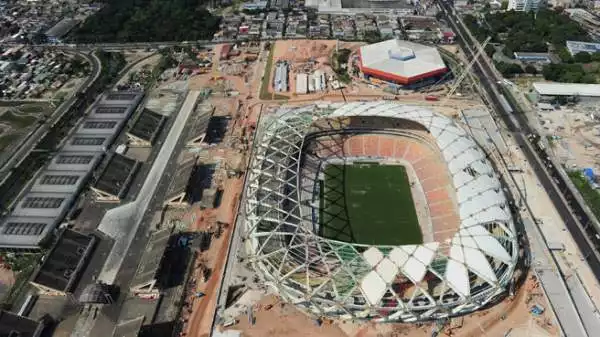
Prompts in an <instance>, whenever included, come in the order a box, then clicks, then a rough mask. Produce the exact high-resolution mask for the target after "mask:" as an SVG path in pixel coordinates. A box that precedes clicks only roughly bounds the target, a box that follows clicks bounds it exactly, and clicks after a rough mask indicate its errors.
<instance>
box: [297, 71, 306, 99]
mask: <svg viewBox="0 0 600 337" xmlns="http://www.w3.org/2000/svg"><path fill="white" fill-rule="evenodd" d="M296 93H297V94H298V95H304V94H307V93H308V75H307V74H304V73H299V74H297V75H296Z"/></svg>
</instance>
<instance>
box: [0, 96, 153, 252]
mask: <svg viewBox="0 0 600 337" xmlns="http://www.w3.org/2000/svg"><path fill="white" fill-rule="evenodd" d="M142 97H143V93H141V92H122V91H118V92H108V93H105V94H103V95H102V97H101V98H100V100H99V101H98V102H97V103H96V105H95V106H94V107H93V108H92V112H91V113H90V114H89V115H88V116H86V117H85V118H84V119H83V121H82V122H81V123H80V124H79V125H78V126H77V128H76V131H75V132H74V133H73V134H72V135H70V136H69V138H67V139H66V140H65V142H64V145H63V146H62V148H61V149H60V150H59V151H58V153H56V154H55V155H54V157H53V158H52V159H51V160H50V163H49V164H48V165H47V166H46V167H45V168H43V169H42V170H40V172H39V173H38V174H37V175H36V176H35V177H34V178H33V184H31V186H30V187H29V188H28V190H26V191H25V192H24V193H23V195H22V197H21V198H20V199H18V200H16V201H15V203H14V205H13V207H12V211H11V212H10V213H9V214H7V215H6V217H5V218H2V219H0V250H3V251H36V250H39V249H40V248H41V247H42V246H43V245H44V244H46V243H48V242H49V241H50V238H51V237H52V234H53V233H55V229H56V227H57V226H58V224H60V223H61V222H62V221H63V219H64V218H65V216H66V215H67V214H68V212H69V210H70V209H71V207H72V205H73V204H74V202H75V201H76V200H77V198H78V197H79V193H80V192H81V191H82V190H83V188H84V187H85V186H86V184H88V182H89V180H90V177H91V175H92V172H93V171H94V170H95V169H96V168H97V166H98V164H99V163H100V161H101V160H102V158H103V157H104V155H105V153H106V151H107V150H108V149H109V148H110V146H111V145H112V142H113V141H114V139H115V137H116V136H117V135H118V134H119V132H120V131H121V130H122V128H123V127H124V125H125V123H126V121H127V119H128V118H129V116H130V115H131V114H132V113H133V111H134V110H135V109H136V108H137V105H138V104H139V102H140V101H141V99H142ZM109 164H110V163H109ZM105 171H106V170H105ZM108 171H109V172H110V170H108Z"/></svg>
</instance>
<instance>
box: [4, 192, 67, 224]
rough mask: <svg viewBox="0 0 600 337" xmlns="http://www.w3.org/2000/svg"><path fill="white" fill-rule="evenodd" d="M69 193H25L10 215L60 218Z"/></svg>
mask: <svg viewBox="0 0 600 337" xmlns="http://www.w3.org/2000/svg"><path fill="white" fill-rule="evenodd" d="M72 201H73V194H71V193H37V192H29V193H26V194H25V195H24V196H23V198H21V200H19V202H18V203H17V206H16V207H15V209H14V210H13V211H12V213H11V215H12V216H26V217H30V216H33V217H52V218H62V217H63V216H64V215H65V213H66V212H67V210H68V208H69V206H70V204H71V202H72Z"/></svg>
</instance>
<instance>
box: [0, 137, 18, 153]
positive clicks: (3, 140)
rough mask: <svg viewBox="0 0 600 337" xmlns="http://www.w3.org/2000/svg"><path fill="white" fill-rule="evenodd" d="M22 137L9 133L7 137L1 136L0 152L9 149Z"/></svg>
mask: <svg viewBox="0 0 600 337" xmlns="http://www.w3.org/2000/svg"><path fill="white" fill-rule="evenodd" d="M19 137H20V135H18V134H16V133H9V134H7V135H2V134H0V151H3V150H4V149H5V148H7V147H8V146H9V145H10V144H11V143H12V142H14V141H16V140H17V139H18V138H19Z"/></svg>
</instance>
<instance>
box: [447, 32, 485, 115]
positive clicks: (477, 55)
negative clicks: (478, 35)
mask: <svg viewBox="0 0 600 337" xmlns="http://www.w3.org/2000/svg"><path fill="white" fill-rule="evenodd" d="M491 39H492V37H491V36H488V37H487V38H486V39H485V41H483V43H482V44H479V48H478V49H477V53H475V55H473V59H472V60H471V62H469V64H468V65H467V66H466V67H465V69H464V71H463V72H462V74H460V76H459V77H458V79H457V80H456V82H455V83H454V84H453V85H452V88H450V91H448V94H446V98H444V100H443V101H442V106H444V105H445V104H446V103H448V100H449V99H450V97H452V95H454V92H455V91H456V89H458V87H459V86H460V84H461V82H462V81H463V80H464V79H465V77H467V75H468V74H469V72H470V71H471V68H472V67H473V65H474V64H475V62H477V59H478V58H479V56H480V55H481V53H483V52H484V50H485V46H487V44H488V42H490V40H491Z"/></svg>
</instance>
